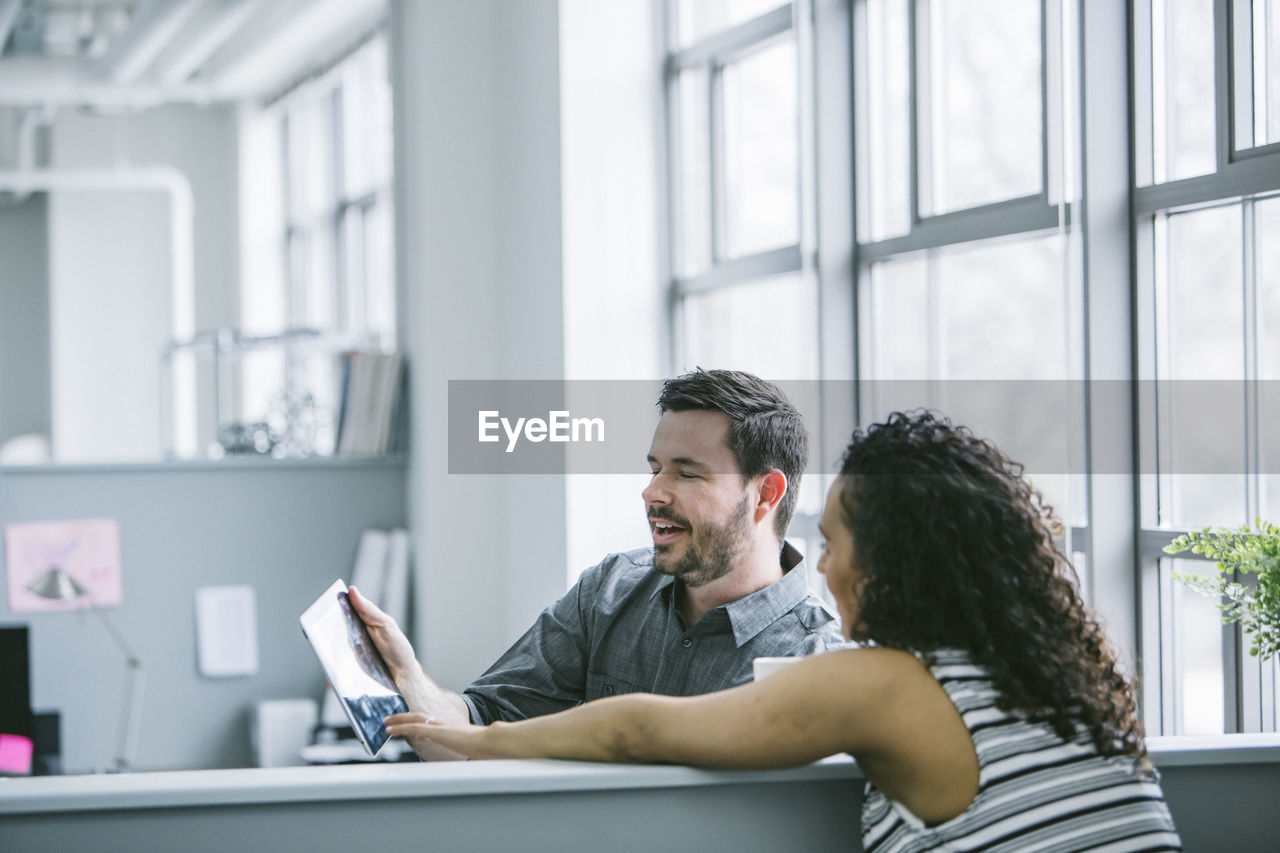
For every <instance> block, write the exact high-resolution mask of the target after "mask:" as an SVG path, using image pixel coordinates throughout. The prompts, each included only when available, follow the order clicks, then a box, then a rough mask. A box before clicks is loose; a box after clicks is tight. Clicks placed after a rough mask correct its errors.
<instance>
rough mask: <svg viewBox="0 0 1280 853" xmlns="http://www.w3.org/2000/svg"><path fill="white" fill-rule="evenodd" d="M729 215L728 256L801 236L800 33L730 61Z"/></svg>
mask: <svg viewBox="0 0 1280 853" xmlns="http://www.w3.org/2000/svg"><path fill="white" fill-rule="evenodd" d="M723 84H724V90H723V91H724V192H725V198H724V209H725V213H724V217H725V228H724V234H725V244H726V245H725V254H726V256H728V257H740V256H742V255H747V254H751V253H752V252H759V251H762V250H765V249H774V248H777V247H779V246H788V245H792V244H795V243H797V242H799V238H800V216H799V209H800V197H799V196H800V192H799V188H800V166H799V163H800V159H799V149H800V142H799V139H800V134H799V127H800V124H799V113H798V110H797V100H798V94H797V88H798V79H797V59H796V46H795V41H794V39H788V40H786V41H783V42H780V43H778V44H775V45H773V46H771V47H767V48H765V49H764V50H761V51H758V52H756V53H753V54H751V55H750V56H748V57H746V58H744V59H741V60H738V61H737V62H734V63H733V64H731V65H727V66H725V68H724V72H723Z"/></svg>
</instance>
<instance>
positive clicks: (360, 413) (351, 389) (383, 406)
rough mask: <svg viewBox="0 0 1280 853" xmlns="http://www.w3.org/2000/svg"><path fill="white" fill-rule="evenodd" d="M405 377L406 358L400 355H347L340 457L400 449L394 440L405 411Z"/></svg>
mask: <svg viewBox="0 0 1280 853" xmlns="http://www.w3.org/2000/svg"><path fill="white" fill-rule="evenodd" d="M403 375H404V358H403V356H402V355H401V354H400V353H398V352H366V351H361V350H358V351H354V352H348V353H344V354H343V356H342V370H341V389H340V390H341V401H342V402H341V405H340V406H339V409H338V430H337V438H336V441H335V452H336V453H337V454H338V455H339V456H380V455H382V454H385V453H388V452H391V451H392V450H396V449H398V448H397V447H395V446H394V444H393V437H394V434H395V433H396V429H395V427H396V422H397V420H398V418H397V413H398V411H399V410H400V409H401V408H403V405H402V400H403V397H404V388H405V383H404V381H403Z"/></svg>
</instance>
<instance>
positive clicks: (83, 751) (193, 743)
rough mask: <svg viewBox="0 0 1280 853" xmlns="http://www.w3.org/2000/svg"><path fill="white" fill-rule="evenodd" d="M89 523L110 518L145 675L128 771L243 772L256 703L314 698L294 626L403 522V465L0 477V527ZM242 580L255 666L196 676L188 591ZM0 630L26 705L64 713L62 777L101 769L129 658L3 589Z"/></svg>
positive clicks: (131, 638)
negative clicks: (25, 651)
mask: <svg viewBox="0 0 1280 853" xmlns="http://www.w3.org/2000/svg"><path fill="white" fill-rule="evenodd" d="M89 518H112V519H115V520H116V521H117V522H118V525H119V531H120V550H121V562H122V576H123V596H124V597H123V603H122V605H121V606H120V607H119V608H113V609H111V610H109V611H108V612H109V614H110V616H111V618H112V619H113V620H114V621H115V623H116V624H117V625H118V626H119V630H120V632H121V634H122V636H123V637H124V638H125V639H126V641H127V642H128V643H129V645H131V646H132V647H133V648H134V650H135V651H136V653H137V655H138V656H139V657H140V658H141V659H142V661H143V662H144V664H145V666H146V679H145V691H144V695H143V700H142V713H141V737H140V742H139V746H138V753H137V761H136V767H137V768H138V769H140V770H157V769H195V768H218V767H244V766H249V765H251V763H252V757H251V754H250V748H249V736H248V710H249V709H250V708H251V707H252V705H253V704H254V703H255V702H257V701H259V700H263V699H283V698H300V697H313V698H317V699H318V698H320V696H321V693H322V691H323V689H324V676H323V674H322V673H321V671H320V667H319V665H318V663H317V662H316V659H315V656H314V654H313V653H312V651H311V648H310V646H308V645H307V643H306V641H305V639H304V638H303V636H302V632H301V629H300V628H299V625H298V616H299V614H300V613H301V612H302V611H303V610H304V609H305V608H306V606H307V605H308V604H310V603H311V602H312V601H313V600H314V599H315V597H316V596H317V595H319V594H320V593H321V592H323V591H324V589H325V587H327V586H328V585H329V584H331V583H332V582H333V581H334V579H336V578H338V577H343V578H348V579H349V577H350V574H351V567H352V564H353V560H354V557H355V550H356V545H357V541H358V539H359V536H360V533H361V531H362V530H364V529H365V528H368V527H376V528H382V529H387V528H390V527H395V526H403V525H404V523H405V466H404V465H403V463H401V462H395V461H386V460H369V461H346V460H323V461H317V462H286V461H280V460H263V461H252V462H241V461H240V460H224V461H223V462H222V463H174V464H169V465H152V466H96V467H89V466H85V467H61V468H59V467H50V468H42V469H36V468H30V469H9V470H5V471H3V472H2V473H0V526H3V525H9V524H12V523H14V522H25V521H61V520H70V519H89ZM5 559H6V558H5V556H4V555H3V553H0V568H7V564H6V563H5ZM5 576H6V578H7V571H6V573H5ZM239 584H247V585H249V586H251V587H252V588H253V589H254V593H255V598H256V629H257V634H258V659H259V666H258V671H257V673H256V674H254V675H247V676H239V677H231V678H205V677H201V676H200V675H199V674H198V671H197V665H196V635H195V630H196V629H195V594H196V590H197V589H198V588H200V587H205V586H223V585H239ZM0 624H6V625H12V624H26V625H29V626H30V629H31V637H30V645H31V682H32V685H31V687H32V702H33V704H34V706H35V707H36V708H37V709H39V710H50V709H52V710H57V711H59V712H60V714H61V725H62V765H63V768H64V770H65V772H69V773H75V772H92V771H94V770H101V769H104V768H107V767H109V766H111V764H112V762H113V759H114V757H115V756H116V754H117V742H118V735H119V726H120V719H121V712H122V706H123V698H124V697H123V694H124V684H125V661H124V656H123V654H122V653H121V651H120V650H119V648H117V646H116V645H115V644H114V643H113V642H112V640H111V637H110V635H109V634H108V633H107V631H106V629H105V628H104V626H103V625H102V624H101V623H100V622H99V621H98V620H97V619H94V618H92V617H91V616H89V615H88V614H85V613H69V612H58V613H14V612H13V611H12V610H11V609H10V605H9V594H8V583H7V582H6V583H4V584H0Z"/></svg>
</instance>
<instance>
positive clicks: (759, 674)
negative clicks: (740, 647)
mask: <svg viewBox="0 0 1280 853" xmlns="http://www.w3.org/2000/svg"><path fill="white" fill-rule="evenodd" d="M798 660H804V658H803V657H789V658H756V659H755V660H753V661H752V662H751V674H752V676H753V677H754V678H755V680H756V681H759V680H760V679H762V678H764V677H765V676H767V675H773V674H774V673H775V672H777V671H778V670H780V669H782V668H783V667H784V666H786V665H787V664H789V663H795V662H796V661H798Z"/></svg>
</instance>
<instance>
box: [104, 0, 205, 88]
mask: <svg viewBox="0 0 1280 853" xmlns="http://www.w3.org/2000/svg"><path fill="white" fill-rule="evenodd" d="M203 3H204V0H149V2H146V3H145V4H144V5H142V6H139V7H138V10H137V11H136V12H135V13H134V17H133V20H132V21H131V22H130V23H129V28H128V29H127V30H125V31H124V32H123V33H121V34H120V35H119V36H118V37H116V39H115V40H114V41H113V42H112V44H111V47H110V48H109V49H108V51H107V55H106V56H105V57H103V59H102V67H103V69H104V70H105V71H106V73H107V76H108V77H109V78H110V79H111V80H113V81H115V82H116V83H134V82H136V81H137V80H138V79H139V78H141V77H142V75H143V74H144V73H146V70H147V69H148V68H150V67H151V63H152V62H154V61H155V60H156V57H158V56H159V55H160V54H161V52H163V51H164V49H165V48H166V47H167V46H168V45H169V42H171V41H173V39H174V38H175V37H176V36H177V35H178V33H179V32H180V31H181V30H182V28H183V27H184V26H186V24H187V22H188V21H190V20H191V16H192V15H194V14H195V13H196V11H197V10H198V9H199V8H200V6H201V5H203Z"/></svg>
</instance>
